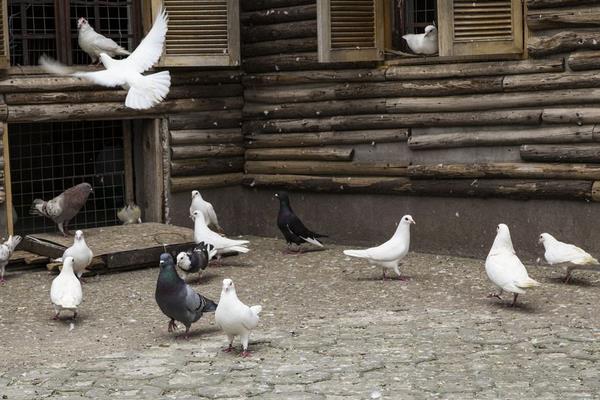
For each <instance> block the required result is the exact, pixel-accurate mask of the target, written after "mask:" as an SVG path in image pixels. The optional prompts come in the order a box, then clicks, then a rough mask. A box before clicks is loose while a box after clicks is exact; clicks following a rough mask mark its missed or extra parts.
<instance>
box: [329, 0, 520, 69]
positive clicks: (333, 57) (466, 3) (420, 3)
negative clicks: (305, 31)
mask: <svg viewBox="0 0 600 400" xmlns="http://www.w3.org/2000/svg"><path fill="white" fill-rule="evenodd" d="M317 13H318V36H319V39H318V40H319V61H321V62H332V61H371V60H381V59H383V55H384V49H393V50H400V51H402V52H405V51H406V50H407V47H406V43H405V41H404V40H402V35H404V34H409V33H422V32H423V30H424V28H425V27H426V26H427V25H431V24H433V23H434V21H435V25H436V27H437V30H438V44H439V46H438V47H439V52H438V54H439V56H442V57H444V56H467V57H468V56H478V55H510V54H522V53H523V5H522V1H521V0H438V1H436V0H317ZM384 38H385V40H384ZM384 41H385V43H384Z"/></svg>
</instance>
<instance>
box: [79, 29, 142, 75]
mask: <svg viewBox="0 0 600 400" xmlns="http://www.w3.org/2000/svg"><path fill="white" fill-rule="evenodd" d="M77 29H78V30H79V34H78V36H77V42H78V43H79V47H81V50H83V51H85V52H86V53H87V55H88V56H90V58H91V59H92V63H94V64H95V63H97V62H98V60H99V57H100V54H102V53H104V54H108V55H109V56H111V57H114V56H128V55H130V54H131V53H130V52H129V51H127V50H125V49H124V48H123V47H121V46H119V45H118V44H117V43H116V42H115V41H114V40H112V39H110V38H107V37H106V36H103V35H101V34H99V33H98V32H96V31H95V30H94V28H92V27H91V26H90V24H89V22H88V20H87V19H85V18H83V17H82V18H79V19H78V20H77Z"/></svg>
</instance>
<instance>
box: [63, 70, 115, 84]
mask: <svg viewBox="0 0 600 400" xmlns="http://www.w3.org/2000/svg"><path fill="white" fill-rule="evenodd" d="M72 75H73V76H76V77H78V78H83V79H85V80H87V81H90V82H92V83H95V84H97V85H100V86H106V87H115V86H122V85H124V84H125V83H126V82H125V79H123V77H122V76H117V75H116V74H114V73H113V72H112V71H110V70H107V69H105V70H102V71H94V72H75V73H73V74H72Z"/></svg>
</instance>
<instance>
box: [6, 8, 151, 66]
mask: <svg viewBox="0 0 600 400" xmlns="http://www.w3.org/2000/svg"><path fill="white" fill-rule="evenodd" d="M3 3H6V2H3ZM139 7H140V1H139V0H8V9H7V23H8V32H9V35H8V37H9V45H8V47H9V50H10V51H9V53H10V63H11V65H37V62H38V59H39V57H40V56H41V55H42V54H47V55H49V56H50V57H53V58H56V59H58V60H59V61H61V62H63V63H65V64H84V65H87V64H89V63H90V62H91V59H90V58H89V56H88V55H87V54H85V53H84V52H83V51H82V50H81V49H80V48H79V45H78V44H77V20H78V19H79V18H80V17H84V18H86V19H87V20H88V21H89V23H90V25H91V26H92V27H93V28H94V29H95V30H96V31H97V32H99V33H101V34H102V35H104V36H107V37H110V38H111V39H113V40H114V41H115V42H117V43H118V44H120V45H121V46H123V47H125V48H127V49H133V48H134V47H135V46H136V45H137V42H138V41H139V38H140V34H141V25H140V18H139V16H140V9H139Z"/></svg>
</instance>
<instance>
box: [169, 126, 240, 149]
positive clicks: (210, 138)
mask: <svg viewBox="0 0 600 400" xmlns="http://www.w3.org/2000/svg"><path fill="white" fill-rule="evenodd" d="M170 135H171V144H172V145H175V146H177V145H183V144H228V143H240V142H242V141H243V140H244V136H243V135H242V130H241V129H240V128H230V129H187V130H171V131H170Z"/></svg>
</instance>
